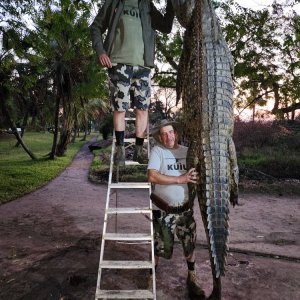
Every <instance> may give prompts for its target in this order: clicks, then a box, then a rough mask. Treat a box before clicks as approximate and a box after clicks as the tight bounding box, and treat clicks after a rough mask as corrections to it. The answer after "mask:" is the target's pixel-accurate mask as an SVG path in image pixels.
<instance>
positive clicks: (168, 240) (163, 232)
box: [153, 210, 197, 259]
mask: <svg viewBox="0 0 300 300" xmlns="http://www.w3.org/2000/svg"><path fill="white" fill-rule="evenodd" d="M153 227H154V248H155V255H156V256H161V257H164V258H167V259H169V258H171V257H172V254H173V246H174V233H175V232H176V235H177V237H178V239H179V241H180V242H181V244H182V247H183V252H184V255H185V257H188V256H190V255H191V254H192V253H193V251H194V249H195V244H196V238H197V233H196V222H195V219H194V217H193V211H192V210H188V211H185V212H183V213H181V214H166V213H165V212H163V211H160V210H154V211H153Z"/></svg>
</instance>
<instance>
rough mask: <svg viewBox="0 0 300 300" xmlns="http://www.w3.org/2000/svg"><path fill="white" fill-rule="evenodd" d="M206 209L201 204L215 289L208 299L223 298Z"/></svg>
mask: <svg viewBox="0 0 300 300" xmlns="http://www.w3.org/2000/svg"><path fill="white" fill-rule="evenodd" d="M198 197H200V195H198ZM198 199H199V198H198ZM199 204H200V203H199ZM206 209H207V207H206V205H203V204H200V212H201V216H202V221H203V225H204V228H205V234H206V239H207V243H208V251H209V259H210V265H211V271H212V277H213V290H212V293H211V294H210V296H209V297H208V298H207V299H208V300H221V296H222V284H221V277H219V278H217V276H216V271H215V265H214V259H213V256H212V252H211V245H210V239H209V234H208V229H207V228H208V222H207V213H206Z"/></svg>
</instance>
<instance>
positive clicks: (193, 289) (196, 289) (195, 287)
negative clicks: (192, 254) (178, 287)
mask: <svg viewBox="0 0 300 300" xmlns="http://www.w3.org/2000/svg"><path fill="white" fill-rule="evenodd" d="M186 285H187V289H188V291H189V295H191V296H199V299H205V293H204V291H203V290H202V288H201V287H200V284H199V282H198V279H197V276H196V273H195V271H189V273H188V277H187V280H186Z"/></svg>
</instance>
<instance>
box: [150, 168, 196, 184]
mask: <svg viewBox="0 0 300 300" xmlns="http://www.w3.org/2000/svg"><path fill="white" fill-rule="evenodd" d="M197 180H198V173H197V172H196V170H195V168H191V169H190V170H188V171H187V172H186V173H185V174H183V175H180V176H168V175H163V174H161V173H159V172H158V171H157V170H154V169H149V170H148V181H149V182H151V183H157V184H162V185H165V184H186V183H197Z"/></svg>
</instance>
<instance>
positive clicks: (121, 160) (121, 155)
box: [114, 145, 125, 166]
mask: <svg viewBox="0 0 300 300" xmlns="http://www.w3.org/2000/svg"><path fill="white" fill-rule="evenodd" d="M114 165H115V166H120V165H122V166H124V165H125V147H124V145H117V146H116V152H115V154H114Z"/></svg>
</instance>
